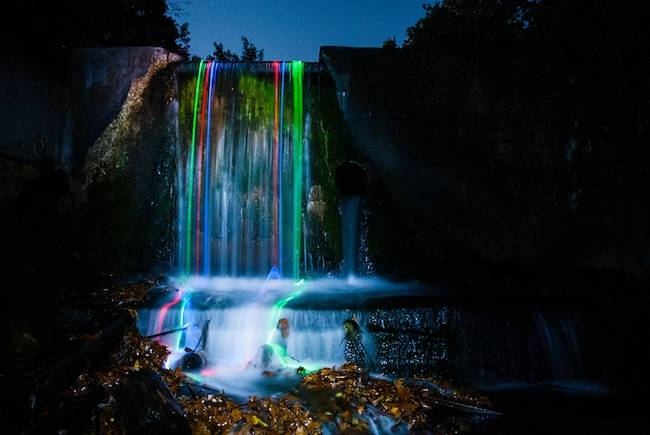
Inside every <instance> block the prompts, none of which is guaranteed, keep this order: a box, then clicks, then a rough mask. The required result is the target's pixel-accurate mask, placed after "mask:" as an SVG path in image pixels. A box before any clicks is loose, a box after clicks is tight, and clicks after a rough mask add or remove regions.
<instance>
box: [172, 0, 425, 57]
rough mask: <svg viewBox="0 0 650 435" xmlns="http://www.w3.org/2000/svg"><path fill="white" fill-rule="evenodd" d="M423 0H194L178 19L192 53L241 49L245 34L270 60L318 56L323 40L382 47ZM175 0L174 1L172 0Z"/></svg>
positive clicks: (400, 34)
mask: <svg viewBox="0 0 650 435" xmlns="http://www.w3.org/2000/svg"><path fill="white" fill-rule="evenodd" d="M424 2H425V1H423V0H192V1H191V2H190V3H188V4H187V5H185V6H184V13H183V15H181V16H180V17H177V21H179V22H181V23H182V22H185V21H187V22H189V24H190V31H191V38H192V48H191V52H192V54H195V55H198V56H201V57H204V56H206V55H207V54H209V53H211V52H212V41H217V42H223V44H224V47H225V48H229V49H231V50H232V51H234V52H236V53H239V52H240V51H241V39H240V38H241V36H247V37H248V38H249V39H250V40H251V41H252V42H253V43H254V44H255V45H256V46H257V47H258V48H263V49H264V59H265V60H274V59H278V60H305V61H315V60H317V59H318V50H319V48H320V46H322V45H345V46H352V47H379V46H381V44H382V42H383V41H384V40H386V39H388V38H390V37H392V36H394V37H396V38H397V41H398V42H399V43H401V42H402V41H403V40H404V39H405V38H406V28H407V27H409V26H411V25H413V24H414V23H415V22H416V21H417V20H418V19H419V18H421V17H422V16H423V15H424V11H423V10H422V3H424ZM172 3H173V2H172Z"/></svg>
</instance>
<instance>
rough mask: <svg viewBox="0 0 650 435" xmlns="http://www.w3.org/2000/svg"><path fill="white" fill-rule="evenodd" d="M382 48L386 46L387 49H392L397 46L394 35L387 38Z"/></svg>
mask: <svg viewBox="0 0 650 435" xmlns="http://www.w3.org/2000/svg"><path fill="white" fill-rule="evenodd" d="M382 48H386V49H388V50H394V49H396V48H398V45H397V39H395V37H394V36H393V37H392V38H388V39H387V40H385V41H384V43H383V44H382Z"/></svg>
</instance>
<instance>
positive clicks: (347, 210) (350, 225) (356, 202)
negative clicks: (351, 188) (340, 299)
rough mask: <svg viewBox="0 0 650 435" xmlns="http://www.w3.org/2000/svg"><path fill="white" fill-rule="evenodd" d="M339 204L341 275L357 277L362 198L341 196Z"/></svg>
mask: <svg viewBox="0 0 650 435" xmlns="http://www.w3.org/2000/svg"><path fill="white" fill-rule="evenodd" d="M339 202H340V208H341V220H342V222H341V233H342V235H343V273H344V275H345V276H352V275H357V274H358V272H359V270H358V264H359V222H360V220H359V216H360V213H359V212H360V209H361V202H362V198H361V197H360V196H343V197H341V198H340V199H339Z"/></svg>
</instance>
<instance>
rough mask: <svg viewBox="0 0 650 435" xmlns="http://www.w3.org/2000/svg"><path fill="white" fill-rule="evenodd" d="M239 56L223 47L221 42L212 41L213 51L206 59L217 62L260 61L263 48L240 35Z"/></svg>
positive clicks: (262, 58) (262, 55)
mask: <svg viewBox="0 0 650 435" xmlns="http://www.w3.org/2000/svg"><path fill="white" fill-rule="evenodd" d="M241 44H242V48H241V56H239V55H237V54H236V53H234V52H232V51H230V50H227V49H224V47H223V44H222V43H221V42H219V43H217V42H213V45H214V51H213V52H212V54H211V55H209V56H208V57H207V59H208V60H216V61H219V62H256V61H257V62H261V61H263V60H264V49H258V48H257V47H256V46H255V44H253V43H252V42H251V41H250V40H249V39H248V38H247V37H245V36H242V37H241Z"/></svg>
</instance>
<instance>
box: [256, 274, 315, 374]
mask: <svg viewBox="0 0 650 435" xmlns="http://www.w3.org/2000/svg"><path fill="white" fill-rule="evenodd" d="M294 287H296V290H294V291H293V292H291V293H290V294H289V295H288V296H286V297H285V298H283V299H280V300H279V301H277V302H276V303H275V304H274V305H273V307H271V314H270V316H269V327H268V330H269V334H268V336H267V339H266V344H267V345H268V346H270V347H271V348H272V349H273V354H274V355H276V356H277V357H278V360H279V361H280V365H282V367H284V368H294V369H296V368H298V367H303V368H304V369H305V370H306V371H307V372H308V373H311V372H313V371H316V370H319V369H320V367H316V366H311V365H306V364H304V363H299V362H298V361H296V360H294V359H293V358H291V357H290V356H289V353H288V352H287V349H286V348H284V347H282V346H280V345H279V344H276V343H273V334H274V333H275V331H276V327H277V324H278V321H279V320H280V319H281V318H282V310H284V307H285V306H286V305H287V304H288V303H289V301H291V300H292V299H295V298H296V297H298V296H300V294H301V293H302V292H303V291H304V290H305V280H304V279H301V280H300V281H298V282H296V283H294Z"/></svg>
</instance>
